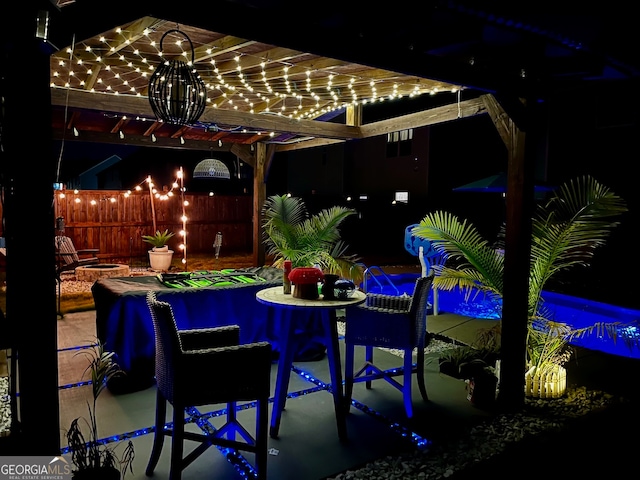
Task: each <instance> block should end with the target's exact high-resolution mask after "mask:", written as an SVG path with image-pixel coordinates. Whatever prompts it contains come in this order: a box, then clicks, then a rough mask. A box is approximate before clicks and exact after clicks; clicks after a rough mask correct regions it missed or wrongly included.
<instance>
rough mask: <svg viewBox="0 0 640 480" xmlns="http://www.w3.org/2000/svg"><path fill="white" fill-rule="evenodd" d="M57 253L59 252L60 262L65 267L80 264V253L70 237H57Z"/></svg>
mask: <svg viewBox="0 0 640 480" xmlns="http://www.w3.org/2000/svg"><path fill="white" fill-rule="evenodd" d="M55 241H56V251H57V252H58V254H59V255H58V256H59V260H60V262H61V263H62V264H63V265H71V264H74V263H79V262H80V258H79V257H78V251H77V250H76V247H75V246H74V245H73V240H71V238H70V237H65V236H62V235H57V236H56V240H55Z"/></svg>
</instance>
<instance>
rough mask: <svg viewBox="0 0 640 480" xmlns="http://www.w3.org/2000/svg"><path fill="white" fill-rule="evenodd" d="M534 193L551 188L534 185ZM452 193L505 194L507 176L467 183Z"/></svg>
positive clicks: (501, 175) (492, 176)
mask: <svg viewBox="0 0 640 480" xmlns="http://www.w3.org/2000/svg"><path fill="white" fill-rule="evenodd" d="M534 189H535V191H536V192H547V191H550V190H553V187H547V186H544V185H536V186H535V187H534ZM453 191H454V192H495V193H505V192H506V191H507V174H506V173H504V172H500V173H498V174H496V175H491V176H490V177H486V178H482V179H480V180H476V181H475V182H471V183H467V184H465V185H461V186H459V187H456V188H454V189H453Z"/></svg>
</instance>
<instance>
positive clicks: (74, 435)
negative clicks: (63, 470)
mask: <svg viewBox="0 0 640 480" xmlns="http://www.w3.org/2000/svg"><path fill="white" fill-rule="evenodd" d="M76 355H83V356H85V357H86V358H87V360H88V361H89V365H88V366H87V368H86V369H85V371H84V374H83V378H84V376H85V375H86V374H87V373H90V374H91V388H92V403H89V401H87V409H88V410H89V420H88V421H87V420H86V418H84V417H77V418H75V419H74V420H72V422H71V425H70V427H69V430H68V431H67V432H66V437H67V444H68V447H69V451H70V452H71V461H72V463H73V465H74V466H75V469H73V470H72V478H74V479H75V480H85V479H87V480H120V477H121V474H122V478H124V477H125V475H126V472H127V470H129V471H131V473H133V459H134V457H135V452H134V448H133V442H132V441H131V440H129V441H128V442H127V444H126V446H125V448H124V451H123V452H122V456H121V457H120V458H119V457H118V456H117V454H116V452H115V448H116V447H117V445H116V447H113V446H111V445H109V444H107V443H104V442H102V441H100V439H99V436H98V422H97V416H96V415H97V411H96V407H97V402H98V397H99V396H100V394H101V393H102V391H103V390H104V389H105V387H106V385H107V381H109V380H110V379H111V378H112V377H114V376H116V375H121V374H124V372H123V371H122V370H121V369H120V367H119V366H118V364H117V363H115V362H114V360H113V355H114V354H113V352H106V351H105V350H104V346H103V345H102V343H101V342H100V341H97V342H96V343H95V344H94V345H93V346H92V347H90V348H88V349H86V350H81V351H80V352H78V353H76ZM81 424H85V425H86V426H87V427H88V429H89V433H88V436H87V437H85V435H84V433H83V430H82V425H81Z"/></svg>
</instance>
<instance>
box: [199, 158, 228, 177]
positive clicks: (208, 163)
mask: <svg viewBox="0 0 640 480" xmlns="http://www.w3.org/2000/svg"><path fill="white" fill-rule="evenodd" d="M193 178H226V179H230V178H231V173H229V167H227V166H226V165H225V164H224V163H223V162H222V161H220V160H216V159H215V158H206V159H204V160H202V161H201V162H200V163H198V164H197V165H196V168H195V169H194V170H193Z"/></svg>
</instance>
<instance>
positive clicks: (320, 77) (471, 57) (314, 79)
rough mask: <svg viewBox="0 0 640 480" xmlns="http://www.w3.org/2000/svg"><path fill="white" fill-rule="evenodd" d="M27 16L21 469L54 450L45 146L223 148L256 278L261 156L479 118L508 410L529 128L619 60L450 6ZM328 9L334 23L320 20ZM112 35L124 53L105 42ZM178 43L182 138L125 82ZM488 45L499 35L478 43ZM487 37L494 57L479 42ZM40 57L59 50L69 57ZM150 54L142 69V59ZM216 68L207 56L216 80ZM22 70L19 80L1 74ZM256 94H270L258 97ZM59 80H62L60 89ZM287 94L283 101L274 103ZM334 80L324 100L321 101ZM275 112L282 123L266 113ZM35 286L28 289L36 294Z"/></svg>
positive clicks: (529, 183)
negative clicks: (498, 270)
mask: <svg viewBox="0 0 640 480" xmlns="http://www.w3.org/2000/svg"><path fill="white" fill-rule="evenodd" d="M24 3H27V2H24ZM36 3H38V5H35V6H32V5H30V4H29V5H21V4H17V5H14V6H13V7H15V8H14V10H12V13H11V15H12V16H11V18H12V24H13V28H12V29H11V30H12V31H11V34H9V32H3V46H4V48H5V62H3V71H2V73H3V75H2V78H3V83H2V97H3V99H4V104H3V108H4V112H3V116H2V117H1V118H0V122H1V126H2V147H3V151H2V155H3V172H2V173H3V187H4V189H5V192H6V193H5V196H6V198H5V202H6V205H5V211H6V212H7V215H6V225H3V227H4V228H3V230H4V232H5V234H6V236H7V247H8V252H9V256H8V257H7V277H8V283H9V284H10V286H9V290H8V298H7V317H8V318H9V321H10V322H11V324H12V325H13V326H14V328H15V330H14V332H13V338H14V345H15V347H16V348H17V351H18V352H19V355H20V363H19V367H20V381H21V383H20V404H21V406H20V414H21V415H20V416H21V421H22V425H21V427H22V432H23V435H24V438H25V439H28V438H36V437H37V438H39V439H40V441H39V442H38V444H37V447H36V446H35V445H31V447H32V448H31V449H30V450H29V454H32V455H39V454H50V452H51V450H52V449H53V450H55V449H59V425H58V394H57V367H56V365H57V350H56V341H55V339H56V324H55V321H54V319H55V318H56V305H55V274H54V265H55V261H54V250H53V242H50V241H49V239H50V238H52V237H53V232H51V233H50V234H47V232H48V231H50V228H51V225H53V214H52V209H51V204H52V191H51V185H52V182H53V179H54V178H55V171H54V164H55V162H53V159H51V158H50V156H51V153H50V145H49V140H50V139H60V138H65V139H69V140H70V141H73V139H74V138H80V137H83V139H92V140H91V141H95V142H102V143H104V142H109V141H120V140H122V138H121V137H124V139H125V140H126V141H127V142H131V143H132V144H133V143H135V144H138V145H148V146H151V145H157V146H164V147H166V148H195V149H202V150H210V149H211V147H212V146H213V148H214V149H217V148H221V149H222V148H224V149H229V150H230V151H232V152H233V153H235V154H236V155H237V156H238V157H239V158H241V159H242V160H243V161H244V162H245V163H247V164H249V165H251V166H252V167H253V175H254V180H253V181H254V207H255V208H254V260H255V263H256V264H260V263H261V262H262V261H264V254H263V252H262V250H261V242H260V241H259V239H260V232H259V225H260V221H259V212H260V207H261V205H262V204H263V203H264V200H265V186H264V185H265V181H266V178H267V176H268V172H269V165H270V162H271V161H272V159H273V156H274V155H275V154H276V153H277V152H279V151H286V150H290V149H299V148H310V147H316V146H321V145H326V144H329V143H334V142H346V141H349V140H351V139H358V138H366V137H368V136H375V135H383V134H386V133H388V132H393V131H398V130H401V129H405V128H415V127H419V126H424V125H431V124H435V123H438V122H444V121H453V120H456V119H459V118H464V117H468V116H472V115H478V114H488V115H490V117H491V119H492V121H493V124H494V125H495V127H496V129H497V131H498V133H499V134H500V137H501V138H502V140H503V142H504V143H505V146H506V148H507V151H508V171H507V204H506V225H507V238H506V248H505V279H504V284H505V292H504V304H503V317H508V318H512V319H513V320H511V321H509V322H505V323H504V326H503V338H506V339H508V341H505V342H504V343H503V346H502V354H503V358H504V360H503V363H502V378H501V389H500V396H501V404H502V406H503V407H504V408H518V407H519V406H520V404H521V403H522V402H523V397H524V393H523V388H522V383H523V374H522V372H523V371H524V354H523V349H524V339H525V335H526V314H527V291H528V289H527V282H528V272H529V249H530V245H529V241H530V224H529V221H528V219H529V218H530V213H531V208H532V206H533V197H534V196H533V184H534V178H533V177H534V159H533V155H532V153H531V152H532V150H533V148H535V144H536V143H537V142H538V141H540V140H541V139H542V138H543V137H544V134H543V132H542V131H541V125H540V122H537V121H536V120H537V118H538V114H539V110H540V109H541V108H542V106H541V100H543V99H544V97H545V95H546V94H548V93H549V91H551V90H554V89H559V88H560V89H562V88H570V87H571V85H575V84H576V83H578V82H584V81H587V80H597V81H599V82H604V81H609V75H610V74H611V73H612V72H615V75H613V77H616V76H617V75H620V76H622V77H624V78H626V79H635V78H637V76H638V72H639V71H640V69H639V68H638V64H637V60H634V61H631V60H629V58H631V57H630V56H628V55H627V54H628V52H627V51H626V49H623V48H621V49H620V50H619V51H618V52H617V53H619V55H620V56H618V57H616V58H614V57H613V56H611V55H609V53H610V51H609V50H606V49H603V48H598V47H606V46H608V44H606V42H605V43H598V39H597V38H596V40H594V41H593V44H592V45H591V48H589V45H585V44H584V43H582V42H580V39H579V38H573V37H572V36H571V34H573V33H576V32H577V30H576V32H574V31H567V30H566V29H564V30H563V29H562V28H561V27H557V29H556V30H553V29H552V28H551V26H552V25H553V22H551V20H556V18H555V17H553V18H551V17H552V16H550V15H546V16H536V15H531V13H541V11H536V12H533V11H532V12H529V15H523V16H521V15H519V14H518V12H516V11H514V10H513V9H512V8H509V7H508V6H507V7H503V6H496V7H495V8H494V10H492V11H491V12H484V11H479V10H477V9H474V8H473V6H466V5H465V4H466V3H467V2H457V3H456V2H439V1H434V2H427V3H426V4H424V5H422V11H421V13H420V15H417V14H416V12H414V11H413V10H412V9H410V8H409V7H410V5H407V4H403V5H397V7H399V8H400V9H399V10H396V11H394V12H390V13H388V14H387V12H382V13H379V14H378V13H377V12H374V13H369V12H368V11H365V10H362V9H361V7H360V6H359V5H349V6H343V5H341V4H337V3H336V2H333V3H332V2H329V4H328V5H327V4H325V5H324V6H322V7H320V8H322V10H321V11H319V12H317V13H316V14H315V15H314V14H313V13H309V14H306V15H302V16H299V15H297V14H296V13H295V12H296V10H293V7H298V6H299V4H294V3H293V2H289V1H286V0H282V1H277V2H262V1H259V0H258V1H254V2H242V1H234V2H231V1H230V2H209V3H204V4H203V3H202V2H181V4H180V5H179V6H176V5H174V6H172V7H155V8H156V10H158V13H155V14H153V15H150V14H148V13H147V12H146V11H145V10H143V8H142V7H140V6H137V5H122V6H121V8H122V9H121V10H117V7H118V6H120V5H118V6H116V7H115V8H114V9H115V10H116V11H115V12H113V11H111V10H114V9H106V8H105V9H104V10H97V8H98V7H96V6H95V5H93V2H74V1H64V2H63V1H58V2H47V1H45V0H42V1H40V2H36ZM81 3H90V4H91V5H84V4H83V5H81ZM342 3H345V2H342ZM356 3H358V2H356ZM401 3H402V2H401ZM469 3H470V5H471V4H472V3H473V2H469ZM338 5H340V6H341V7H342V8H340V9H337V10H334V9H332V8H331V7H336V6H338ZM402 7H404V10H403V9H402ZM145 8H146V7H145ZM107 10H109V11H107ZM47 11H48V12H49V13H48V14H46V13H45V12H47ZM597 15H601V17H602V18H604V15H603V14H602V13H601V12H594V18H595V16H597ZM114 17H115V18H118V19H119V20H118V21H115V19H114ZM301 18H304V20H303V21H302V22H301V21H300V19H301ZM48 19H50V22H49V20H48ZM89 19H90V20H89ZM34 20H37V21H34ZM120 22H124V23H120ZM65 23H66V25H65ZM61 24H62V27H60V25H61ZM568 24H572V23H571V21H569V22H568ZM34 25H35V26H36V30H37V31H36V35H35V36H34ZM45 25H46V26H47V27H48V29H49V30H50V32H47V28H45ZM123 25H124V26H125V27H126V28H125V31H126V32H129V34H131V36H130V37H126V36H125V34H124V33H122V32H123V31H122V30H120V31H118V30H116V29H115V28H114V27H116V26H123ZM572 25H574V26H575V24H572ZM176 26H177V27H178V28H179V29H181V30H183V29H184V31H185V33H187V34H188V36H189V38H190V39H191V40H192V41H194V40H195V42H196V44H195V45H194V47H195V48H194V57H195V58H194V61H195V63H196V64H197V63H198V62H200V63H201V64H203V65H204V64H205V63H207V62H209V63H208V65H209V66H208V67H207V68H206V69H205V68H204V67H203V72H206V73H207V74H208V82H209V84H210V85H211V88H210V90H209V92H210V93H208V94H207V95H208V96H209V99H210V103H211V107H210V108H207V109H206V110H205V113H204V114H203V116H202V117H201V119H200V124H198V125H195V126H185V125H182V126H170V125H166V124H162V123H161V122H157V121H156V119H155V118H154V117H153V115H152V110H151V107H150V105H149V102H148V100H147V99H146V98H145V95H144V91H145V83H144V75H142V74H137V70H138V69H139V68H142V67H143V66H148V65H149V62H150V61H151V58H152V55H151V52H147V51H145V50H144V49H143V48H142V44H143V43H144V44H145V45H146V46H147V47H145V48H148V46H149V45H150V42H149V35H151V36H152V37H153V36H155V37H156V39H157V37H158V36H161V35H162V34H163V33H164V32H166V31H167V30H169V29H173V28H175V27H176ZM498 31H499V32H498ZM145 32H149V33H145ZM221 32H222V33H221ZM491 33H493V34H495V33H499V35H495V36H492V37H491V38H489V37H490V34H491ZM610 33H611V35H613V34H615V33H616V32H614V31H612V32H610ZM618 33H619V32H618ZM109 35H111V36H109ZM127 35H128V34H127ZM576 35H578V34H577V33H576ZM587 36H588V35H587ZM103 37H104V39H103ZM61 38H63V39H64V40H63V41H62V43H61V42H60V39H61ZM497 38H501V41H500V42H498V41H497V40H495V41H494V40H493V39H497ZM70 39H71V43H69V40H70ZM136 42H140V45H141V46H140V47H139V48H136V47H135V44H136ZM56 45H65V47H66V45H69V46H71V47H72V48H71V50H70V51H67V50H66V48H63V47H57V46H56ZM101 45H102V46H103V47H101ZM104 45H108V46H109V48H108V49H105V51H104V52H103V53H100V54H99V55H97V54H96V49H100V48H104ZM552 47H553V48H552ZM180 48H183V47H180ZM560 51H561V52H560ZM145 52H146V53H145ZM174 52H175V50H174ZM307 52H313V53H307ZM154 53H155V57H156V58H155V60H154V61H155V62H156V63H157V62H158V61H159V60H158V58H157V53H158V52H157V51H156V52H154ZM188 53H190V52H189V51H188V50H187V54H188ZM134 56H135V59H134V58H133V57H134ZM214 57H218V58H217V59H216V61H215V65H216V66H215V67H214V66H213V65H214V64H212V63H211V60H213V59H214ZM236 57H238V59H236ZM25 58H28V59H29V62H28V65H29V67H30V69H29V73H28V74H24V73H23V72H21V71H19V69H18V68H16V66H17V65H20V64H21V62H24V59H25ZM65 59H68V61H67V62H65ZM263 64H264V65H263ZM285 65H286V66H288V69H286V72H287V73H284V72H285V69H283V66H285ZM216 69H217V70H218V71H216ZM263 72H264V75H263ZM338 72H339V74H338ZM72 73H73V74H72ZM204 74H205V73H203V75H204ZM296 75H297V77H296ZM307 76H308V78H309V79H310V80H309V81H310V85H311V86H310V87H309V90H307V89H306V85H307V84H306V78H307ZM261 77H264V78H266V79H267V80H268V82H267V83H269V85H268V86H265V82H264V81H263V82H262V83H260V78H261ZM60 78H62V79H63V80H64V81H60V82H59V79H60ZM294 78H295V87H294V91H296V90H297V91H298V93H299V95H298V96H296V95H295V94H291V95H286V96H284V95H285V93H286V92H287V88H288V87H291V86H292V85H293V84H294V80H293V79H294ZM334 79H335V82H336V84H333V83H331V84H329V81H332V82H333V81H334ZM351 79H353V85H351ZM247 82H248V83H247ZM338 82H340V86H339V88H338V87H337V86H336V85H337V83H338ZM372 84H373V85H380V91H379V92H380V97H386V98H389V99H392V98H393V97H394V95H411V94H412V93H414V94H416V93H419V94H432V93H435V94H438V93H437V92H438V91H442V90H447V91H449V92H451V90H452V89H455V90H462V91H463V92H464V91H473V92H475V94H474V95H472V96H471V98H468V99H464V100H462V99H461V98H462V97H461V96H458V97H457V98H458V101H454V102H453V103H451V104H448V105H444V106H440V107H437V108H434V109H432V110H426V111H422V112H418V113H412V114H407V115H402V116H400V117H396V118H393V119H389V120H385V121H381V122H376V123H373V124H367V125H363V124H362V122H361V120H362V108H366V103H363V101H362V100H364V99H367V100H368V101H371V100H372V99H373V98H375V97H376V94H374V93H372V92H373V91H374V90H372ZM247 85H248V86H247ZM258 85H261V86H262V87H261V88H267V89H268V87H271V88H272V89H275V90H276V91H277V93H279V94H280V95H278V96H274V97H272V98H271V100H270V101H269V102H262V103H260V102H257V101H255V100H253V101H251V100H249V101H245V100H246V99H247V98H248V97H249V92H250V91H251V89H253V91H256V90H258V88H257V87H258ZM303 85H305V86H304V87H303ZM320 85H324V89H325V90H322V89H321V88H320ZM394 85H395V86H394ZM249 87H251V89H250V88H249ZM350 87H351V88H352V89H353V90H351V89H350ZM327 88H328V90H327ZM332 88H333V90H332ZM100 89H104V90H103V91H101V90H100ZM126 89H129V90H128V91H129V92H132V91H133V92H135V93H126V92H125V90H126ZM120 90H122V91H120ZM434 90H435V92H434ZM115 91H117V92H118V93H115ZM327 91H328V92H329V93H326V92H327ZM376 91H377V90H376ZM23 92H24V93H23ZM302 92H306V93H302ZM347 92H348V93H347ZM138 93H139V94H140V95H138ZM321 93H322V94H321ZM241 94H242V95H241ZM314 94H315V96H314ZM332 94H333V95H332ZM316 96H317V98H318V99H316V98H315V97H316ZM354 99H356V101H354ZM314 100H315V103H313V101H314ZM289 101H291V102H292V103H293V104H288V102H289ZM214 105H215V106H214ZM332 105H336V106H337V107H338V106H339V108H340V109H343V110H342V111H344V112H346V115H345V118H346V122H345V123H343V124H339V123H336V122H334V121H331V120H332V119H335V116H336V115H337V112H338V111H339V110H338V108H336V109H332V108H333V107H332ZM278 108H279V109H280V114H278V113H274V112H273V111H272V109H276V110H277V109H278ZM282 112H286V114H282ZM75 131H77V132H78V137H75ZM34 132H35V133H34ZM120 132H122V133H123V135H120ZM35 139H37V140H38V141H34V140H35ZM118 139H119V140H118ZM154 139H155V140H154ZM276 140H279V141H276ZM27 160H28V161H27ZM34 165H37V166H38V167H37V170H35V169H34ZM25 206H28V209H26V208H25ZM34 233H35V234H34ZM42 239H45V240H46V242H45V245H46V246H45V247H44V248H43V246H42ZM34 271H37V272H39V273H38V275H37V278H34V275H33V273H32V272H34ZM34 283H37V288H34ZM33 295H38V296H39V297H40V296H41V297H42V298H41V300H42V301H37V302H30V305H29V310H28V311H25V308H24V303H23V302H24V299H25V298H27V296H33ZM39 300H40V298H39ZM35 332H37V333H35ZM33 448H36V449H37V448H40V449H42V450H41V451H40V452H38V451H34V450H33Z"/></svg>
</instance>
